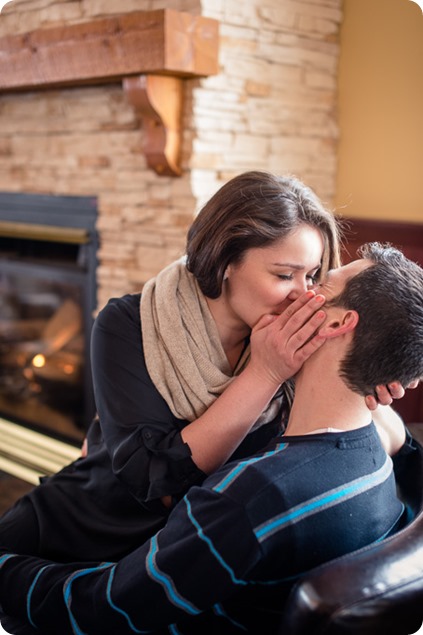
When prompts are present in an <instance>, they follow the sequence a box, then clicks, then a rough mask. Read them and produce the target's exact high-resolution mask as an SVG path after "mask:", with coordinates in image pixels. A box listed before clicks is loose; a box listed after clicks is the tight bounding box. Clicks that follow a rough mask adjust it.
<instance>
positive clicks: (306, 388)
mask: <svg viewBox="0 0 423 635" xmlns="http://www.w3.org/2000/svg"><path fill="white" fill-rule="evenodd" d="M318 357H319V358H320V359H318ZM324 357H325V356H316V359H315V360H313V361H312V360H311V359H310V360H308V361H307V363H306V364H305V365H304V368H303V370H302V371H301V372H300V373H299V374H298V377H297V379H296V383H295V399H294V403H293V406H292V410H291V414H290V417H289V421H288V426H287V430H286V434H290V435H301V434H308V433H310V432H312V431H313V430H321V429H326V428H328V427H330V428H336V429H338V430H354V429H356V428H361V427H363V426H365V425H368V424H369V423H370V422H371V420H372V415H371V412H370V411H369V409H368V408H367V406H366V404H365V401H364V397H362V396H361V395H358V394H357V393H354V392H353V391H352V390H350V389H349V388H348V387H347V386H346V384H345V383H344V381H343V380H342V379H341V378H340V376H339V373H338V371H337V365H336V364H334V363H333V360H326V364H325V359H324ZM331 368H333V371H331V370H328V369H331ZM322 369H324V370H322Z"/></svg>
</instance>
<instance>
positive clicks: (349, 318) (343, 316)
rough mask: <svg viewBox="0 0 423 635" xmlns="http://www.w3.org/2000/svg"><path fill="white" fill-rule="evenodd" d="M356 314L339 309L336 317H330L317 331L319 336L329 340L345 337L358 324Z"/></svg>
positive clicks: (355, 312)
mask: <svg viewBox="0 0 423 635" xmlns="http://www.w3.org/2000/svg"><path fill="white" fill-rule="evenodd" d="M358 319H359V318H358V313H357V311H353V310H352V309H349V310H347V311H346V310H344V309H340V310H339V312H338V315H337V316H330V317H329V318H328V319H327V321H326V322H325V323H324V324H323V326H322V328H321V329H320V330H319V335H321V336H322V337H326V338H327V339H330V338H331V337H338V335H345V333H350V332H351V331H353V330H354V329H355V327H356V326H357V324H358Z"/></svg>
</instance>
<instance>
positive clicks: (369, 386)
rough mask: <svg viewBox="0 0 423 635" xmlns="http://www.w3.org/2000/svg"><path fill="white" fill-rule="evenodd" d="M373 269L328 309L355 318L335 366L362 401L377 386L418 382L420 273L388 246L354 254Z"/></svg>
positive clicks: (422, 319) (422, 346)
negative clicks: (347, 312)
mask: <svg viewBox="0 0 423 635" xmlns="http://www.w3.org/2000/svg"><path fill="white" fill-rule="evenodd" d="M359 255H360V256H361V257H362V258H366V259H369V260H371V261H372V262H373V265H372V266H370V267H368V268H367V269H364V270H363V271H361V272H360V273H359V274H357V275H356V276H353V277H352V278H351V279H350V280H348V281H347V283H346V285H345V288H344V290H343V292H342V293H341V294H339V296H337V297H336V298H334V299H333V300H332V301H331V302H330V304H334V305H336V306H342V307H344V308H346V309H354V310H355V311H357V312H358V314H359V321H358V324H357V326H356V328H355V331H354V335H353V341H352V344H351V347H350V349H349V351H348V352H347V354H346V356H345V358H344V359H343V360H342V363H341V366H340V373H341V376H342V377H343V379H344V380H345V382H346V383H347V385H348V386H349V387H350V388H351V389H352V390H354V391H355V392H358V393H360V394H361V395H368V394H371V393H372V392H373V391H374V388H375V386H377V385H379V384H388V383H389V382H392V381H399V382H401V384H402V385H403V386H407V385H408V384H409V383H410V382H411V381H413V380H415V379H420V378H422V377H423V269H422V268H421V267H420V266H419V265H418V264H417V263H415V262H412V261H411V260H408V259H407V258H406V257H405V256H404V254H402V253H401V251H399V250H398V249H395V248H394V247H392V246H391V245H382V244H380V243H368V244H366V245H364V246H363V247H362V248H361V249H360V250H359Z"/></svg>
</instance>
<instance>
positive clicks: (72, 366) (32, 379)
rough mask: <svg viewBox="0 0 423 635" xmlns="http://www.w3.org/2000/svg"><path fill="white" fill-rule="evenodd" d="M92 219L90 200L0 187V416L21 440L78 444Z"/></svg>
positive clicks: (85, 378) (88, 400) (87, 390)
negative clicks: (25, 433) (26, 436)
mask: <svg viewBox="0 0 423 635" xmlns="http://www.w3.org/2000/svg"><path fill="white" fill-rule="evenodd" d="M96 217H97V201H96V199H95V198H90V197H74V196H45V195H36V194H16V193H0V417H1V419H2V420H3V424H2V425H6V426H7V424H8V423H10V424H11V425H13V430H14V432H13V433H12V436H16V430H17V432H18V434H17V436H18V438H19V439H20V438H21V432H22V430H23V429H27V430H30V431H31V433H30V434H31V435H32V436H31V441H28V442H27V441H25V443H28V444H29V446H31V445H34V444H35V445H37V443H38V441H35V439H39V438H42V437H45V438H47V439H49V441H48V442H47V445H49V444H50V443H51V442H54V441H57V442H58V443H60V444H63V443H64V444H65V446H66V445H67V444H70V445H74V446H78V445H80V443H81V441H82V439H83V437H84V435H85V431H86V428H87V426H88V424H89V422H90V421H91V419H92V417H93V415H94V411H95V408H94V400H93V394H92V384H91V373H90V361H89V339H90V331H91V326H92V320H93V313H94V310H95V308H96V283H95V279H96V275H95V272H96V262H97V260H96V257H97V248H98V241H97V234H96V230H95V222H96ZM16 426H18V428H16ZM4 435H5V430H4V429H2V438H3V439H4V438H5V437H4ZM34 435H36V436H35V437H34ZM8 443H9V441H7V442H6V445H7V447H8V449H7V450H6V451H5V450H4V448H2V445H1V441H0V455H1V454H6V458H10V454H11V450H10V447H9V445H8ZM19 443H20V444H22V443H23V441H22V440H20V441H19ZM43 443H44V442H42V445H43ZM65 446H63V445H61V446H60V447H65ZM57 447H59V446H56V448H57ZM43 452H44V450H43ZM21 454H22V453H21ZM59 454H60V451H59ZM65 454H66V455H67V453H66V451H65ZM20 460H21V462H24V460H23V459H22V457H21V459H20ZM29 463H31V461H30V460H29ZM56 467H57V466H56V465H54V468H53V467H52V468H51V469H49V468H46V469H45V470H44V471H46V472H49V471H54V469H55V468H56ZM41 471H43V470H41Z"/></svg>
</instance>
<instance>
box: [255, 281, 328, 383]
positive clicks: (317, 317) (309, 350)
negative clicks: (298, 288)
mask: <svg viewBox="0 0 423 635" xmlns="http://www.w3.org/2000/svg"><path fill="white" fill-rule="evenodd" d="M324 302H325V297H324V296H323V295H320V294H319V295H316V294H315V292H314V291H307V292H306V293H304V294H302V295H301V296H300V297H299V298H298V299H297V300H296V301H295V302H293V303H292V304H291V305H290V306H289V307H288V308H287V309H286V310H285V311H284V312H283V313H281V314H280V315H264V316H263V317H262V318H261V319H260V320H259V321H258V323H257V324H256V326H255V327H254V328H253V330H252V332H251V360H250V366H253V367H254V368H255V370H256V372H257V373H258V374H259V376H260V378H261V379H264V380H267V381H270V382H273V383H274V384H275V385H280V384H282V383H283V382H284V381H286V380H287V379H289V378H290V377H293V376H294V375H295V374H296V373H297V372H298V371H299V370H300V368H301V367H302V365H303V363H304V362H305V361H306V359H308V358H309V357H310V355H312V354H313V353H314V352H315V351H316V350H317V349H318V348H320V346H322V344H323V343H324V342H325V338H324V337H321V336H319V335H318V334H317V331H318V329H319V328H320V326H321V325H322V324H323V322H324V320H325V317H326V314H325V313H324V311H321V310H320V309H321V307H322V306H323V303H324Z"/></svg>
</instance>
